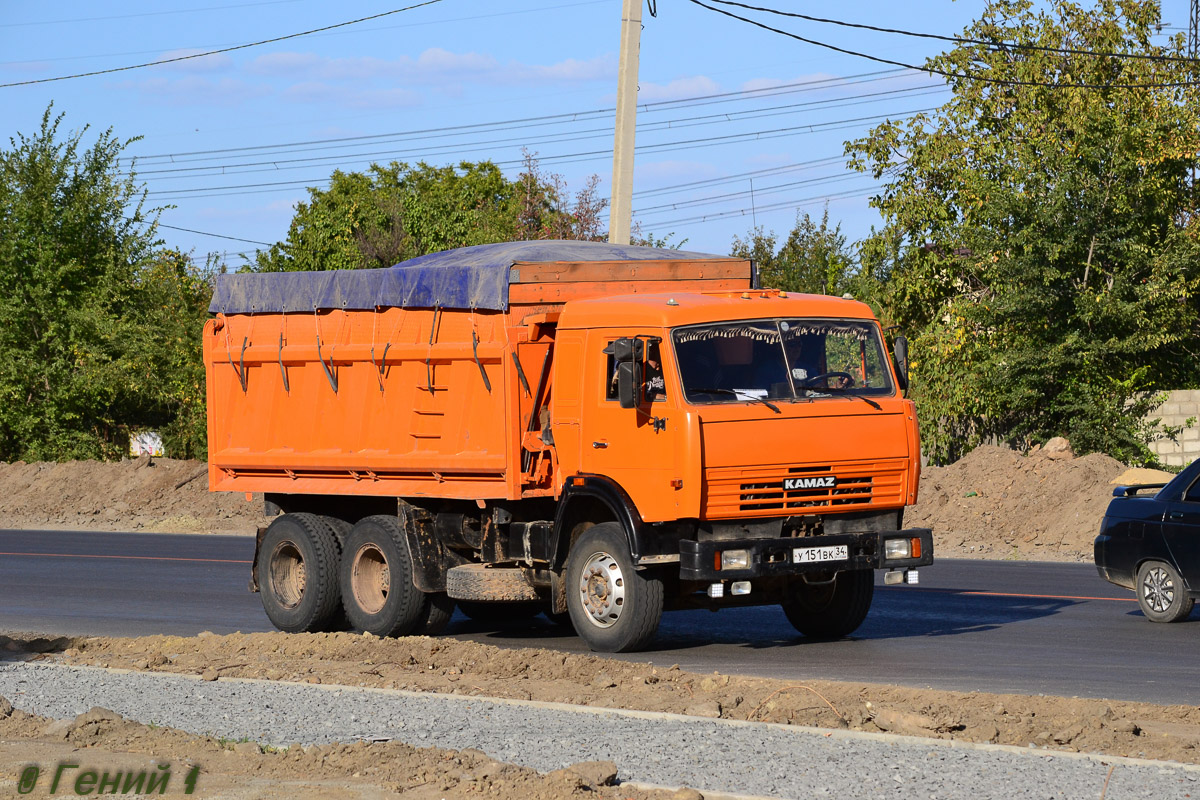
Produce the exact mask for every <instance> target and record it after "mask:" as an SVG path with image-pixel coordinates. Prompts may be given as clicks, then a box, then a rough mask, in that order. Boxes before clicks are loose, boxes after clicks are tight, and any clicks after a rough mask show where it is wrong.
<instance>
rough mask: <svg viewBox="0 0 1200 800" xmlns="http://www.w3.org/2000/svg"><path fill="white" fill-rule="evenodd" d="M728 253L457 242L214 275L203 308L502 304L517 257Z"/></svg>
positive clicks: (675, 257) (669, 257) (257, 310)
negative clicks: (378, 260) (320, 266)
mask: <svg viewBox="0 0 1200 800" xmlns="http://www.w3.org/2000/svg"><path fill="white" fill-rule="evenodd" d="M714 258H728V256H715V255H710V254H707V253H692V252H688V251H685V250H667V249H664V248H659V247H637V246H635V245H620V244H608V243H606V242H578V241H566V240H551V241H535V242H501V243H499V244H481V245H477V246H475V247H460V248H458V249H456V250H445V251H443V252H441V253H430V254H428V255H424V256H418V257H417V258H412V259H409V260H408V261H403V262H401V263H399V264H397V265H395V266H394V267H388V268H386V269H344V270H328V271H325V272H262V273H257V272H247V273H238V274H233V275H219V276H217V286H216V289H215V291H214V292H213V299H212V304H211V305H210V306H209V309H208V310H209V311H211V312H212V313H214V314H215V313H218V312H220V313H224V314H261V313H281V312H293V311H313V310H314V309H335V308H343V309H355V310H367V309H372V308H377V307H381V306H397V307H401V308H435V307H440V308H463V309H467V308H477V309H491V310H495V311H504V310H507V308H508V283H509V276H510V272H509V271H510V269H511V268H512V266H513V265H514V264H516V263H519V262H534V263H537V262H542V263H547V262H556V261H650V260H666V261H681V260H689V261H690V260H695V259H714Z"/></svg>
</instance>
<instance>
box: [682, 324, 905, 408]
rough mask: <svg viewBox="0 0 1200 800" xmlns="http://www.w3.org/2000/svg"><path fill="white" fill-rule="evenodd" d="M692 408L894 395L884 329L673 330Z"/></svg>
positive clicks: (761, 327) (748, 326) (774, 326)
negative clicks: (699, 404) (751, 402)
mask: <svg viewBox="0 0 1200 800" xmlns="http://www.w3.org/2000/svg"><path fill="white" fill-rule="evenodd" d="M672 341H673V342H674V345H675V358H676V361H677V362H678V364H679V374H680V378H681V379H682V382H683V389H684V395H685V397H686V398H687V400H688V402H690V403H722V402H724V403H730V402H738V401H747V400H763V399H766V400H812V399H816V398H822V397H837V396H844V395H852V396H861V397H868V396H881V395H890V394H892V391H893V390H892V375H891V371H890V370H889V369H888V368H887V365H886V364H887V362H886V360H885V355H884V354H885V352H886V351H885V350H884V348H883V342H882V341H881V339H880V335H879V327H878V326H877V325H876V324H875V323H874V322H869V321H864V320H845V319H769V320H767V319H756V320H747V321H743V322H724V323H720V324H715V325H694V326H689V327H686V328H677V329H675V331H673V333H672Z"/></svg>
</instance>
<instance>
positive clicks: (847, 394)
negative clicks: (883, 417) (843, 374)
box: [821, 386, 883, 411]
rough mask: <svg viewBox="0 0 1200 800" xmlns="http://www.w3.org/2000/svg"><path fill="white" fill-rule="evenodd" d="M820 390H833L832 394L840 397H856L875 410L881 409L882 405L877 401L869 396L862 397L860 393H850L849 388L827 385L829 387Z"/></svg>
mask: <svg viewBox="0 0 1200 800" xmlns="http://www.w3.org/2000/svg"><path fill="white" fill-rule="evenodd" d="M821 391H823V392H833V393H834V394H840V395H841V396H842V397H857V398H858V399H859V400H862V401H863V402H864V403H866V404H867V405H869V406H871V408H873V409H875V410H876V411H883V406H881V405H879V403H876V402H875V401H874V400H872V399H871V398H869V397H864V396H863V395H861V394H852V393H851V392H850V390H848V389H841V388H839V387H837V386H829V387H826V388H824V389H822V390H821Z"/></svg>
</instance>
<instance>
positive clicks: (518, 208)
mask: <svg viewBox="0 0 1200 800" xmlns="http://www.w3.org/2000/svg"><path fill="white" fill-rule="evenodd" d="M596 187H597V179H595V178H593V179H592V180H591V181H589V183H588V184H587V185H586V186H585V187H584V189H583V190H582V191H581V192H580V193H579V194H578V195H577V196H576V197H575V199H574V205H573V206H571V207H568V203H569V198H568V196H567V192H566V188H565V184H564V183H563V181H562V179H561V177H560V176H557V175H549V176H547V175H545V174H543V173H542V172H541V171H540V170H539V168H538V164H537V160H536V159H535V158H534V157H533V156H532V155H530V154H529V153H526V156H525V170H524V172H522V173H521V174H520V175H519V176H518V177H517V178H516V179H515V180H509V179H508V178H506V177H504V174H503V173H502V172H501V171H500V168H499V167H497V166H496V165H495V164H493V163H492V162H490V161H481V162H478V163H471V162H466V161H464V162H462V163H460V164H459V165H458V166H457V167H453V166H445V167H434V166H431V165H429V164H426V163H424V162H421V163H418V164H417V165H416V166H415V167H414V166H410V165H408V164H404V163H398V162H395V161H393V162H392V163H391V164H389V165H387V166H381V165H379V164H374V165H372V166H371V167H370V168H369V169H368V170H367V172H366V173H360V172H350V173H346V172H341V171H336V172H334V173H333V175H332V176H331V178H330V183H329V187H328V188H326V189H316V188H310V189H309V190H308V193H309V200H308V202H307V203H300V204H299V205H298V206H297V207H296V215H295V217H293V219H292V224H291V227H290V229H289V230H288V237H287V241H286V242H282V243H279V244H276V245H274V246H272V247H271V248H270V249H269V250H266V251H260V252H259V253H258V255H257V259H256V268H257V269H259V270H261V271H280V270H324V269H361V268H367V267H387V266H391V265H392V264H395V263H398V262H400V261H403V260H405V259H409V258H413V257H415V256H419V255H424V254H425V253H432V252H437V251H439V250H448V249H450V248H454V247H467V246H470V245H477V244H487V243H491V242H506V241H511V240H514V239H556V238H561V239H600V238H602V237H603V233H602V231H601V230H600V227H599V212H600V210H601V209H602V208H603V207H604V201H603V200H600V199H599V198H598V197H597V196H596Z"/></svg>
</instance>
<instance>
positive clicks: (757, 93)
mask: <svg viewBox="0 0 1200 800" xmlns="http://www.w3.org/2000/svg"><path fill="white" fill-rule="evenodd" d="M903 72H904V70H899V69H894V70H879V71H875V72H865V73H859V74H857V75H847V76H845V77H841V78H820V79H817V80H811V81H797V82H794V83H785V84H780V85H779V86H767V87H762V88H759V89H745V90H742V91H737V92H722V93H719V94H709V95H697V96H694V97H684V98H678V99H676V100H661V101H657V102H653V103H642V104H639V105H638V110H639V111H643V112H648V113H652V112H657V111H663V110H667V107H669V106H679V107H691V106H693V105H695V106H700V105H709V104H710V103H708V102H704V101H711V102H712V103H720V102H733V101H736V100H752V99H757V98H760V97H774V96H776V95H780V94H793V93H803V92H809V91H818V90H820V89H830V88H840V87H842V86H848V85H855V84H858V83H874V82H876V81H884V80H893V79H895V78H898V77H901V76H902V74H903ZM860 78H865V79H866V80H858V79H860ZM614 110H615V109H612V108H595V109H587V110H584V111H567V112H564V113H560V114H543V115H540V116H536V117H519V118H516V119H509V120H497V121H493V122H477V123H471V124H467V125H449V126H443V127H438V128H419V129H416V130H412V131H392V132H389V133H376V134H366V135H360V136H340V137H334V138H329V139H308V140H301V141H293V142H281V143H275V144H267V145H249V146H245V147H228V148H216V149H212V150H192V151H184V152H179V153H159V154H151V155H145V156H139V157H138V159H137V160H138V161H139V162H141V163H145V162H146V161H149V160H155V159H165V160H167V161H169V162H171V163H179V162H180V161H191V160H197V161H200V160H204V159H191V158H190V157H191V156H209V155H222V154H233V153H251V152H263V151H270V150H278V151H279V152H281V153H283V152H287V151H290V150H291V149H292V148H306V150H307V149H323V148H319V147H310V146H317V145H330V144H343V143H349V142H366V141H380V140H386V139H390V138H393V137H404V136H415V135H418V134H430V135H433V134H439V135H440V134H446V133H453V132H455V131H468V130H484V131H486V130H491V129H495V130H511V129H514V128H519V127H529V126H530V125H545V124H565V123H567V122H577V121H579V120H580V119H585V118H589V117H595V116H600V115H611V114H612V113H613V111H614ZM555 121H557V122H555ZM525 123H529V125H526V124H525ZM306 150H296V152H306Z"/></svg>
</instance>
